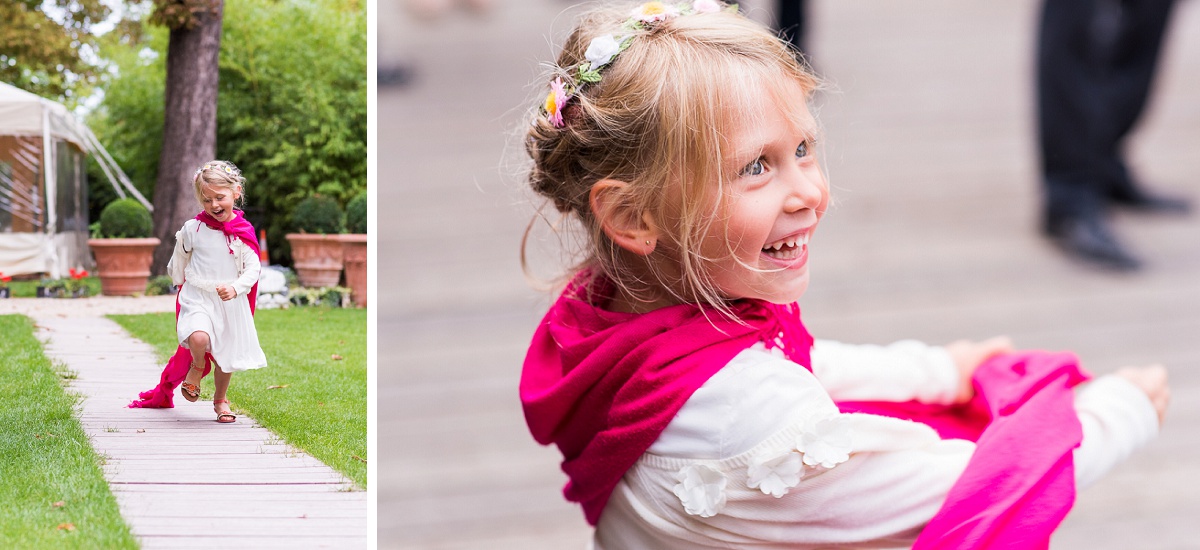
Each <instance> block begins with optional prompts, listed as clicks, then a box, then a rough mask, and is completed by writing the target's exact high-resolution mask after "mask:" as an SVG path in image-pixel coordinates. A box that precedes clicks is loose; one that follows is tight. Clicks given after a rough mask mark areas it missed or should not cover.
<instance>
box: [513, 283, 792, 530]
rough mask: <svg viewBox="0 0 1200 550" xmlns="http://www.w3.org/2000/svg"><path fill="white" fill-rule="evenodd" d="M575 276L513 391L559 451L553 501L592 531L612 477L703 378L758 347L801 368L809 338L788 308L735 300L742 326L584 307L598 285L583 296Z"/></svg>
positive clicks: (594, 299) (690, 310)
mask: <svg viewBox="0 0 1200 550" xmlns="http://www.w3.org/2000/svg"><path fill="white" fill-rule="evenodd" d="M580 280H582V279H577V280H576V282H574V283H572V285H571V286H570V287H568V289H567V290H566V291H565V292H563V295H562V296H561V297H560V298H559V299H558V302H557V303H555V304H554V307H552V308H551V309H550V311H549V313H547V314H546V317H545V318H544V319H543V320H542V323H541V325H540V326H539V327H538V330H537V332H536V333H535V334H534V337H533V343H532V344H531V345H530V347H529V353H528V355H527V356H526V358H525V366H524V369H523V371H522V373H521V385H520V392H521V403H522V405H523V406H524V409H525V420H526V422H527V423H528V424H529V429H530V431H531V432H532V433H533V437H534V439H536V440H537V441H538V442H539V443H541V444H543V445H547V444H550V443H554V444H556V445H558V448H559V450H560V451H562V454H563V463H562V469H563V471H564V472H566V474H567V476H568V477H569V478H570V480H569V481H568V482H567V485H566V487H565V488H564V489H563V495H564V496H565V497H566V498H567V500H569V501H572V502H578V503H580V504H582V505H583V510H584V515H585V516H586V518H587V521H588V523H590V524H592V525H595V524H596V522H597V521H598V520H599V519H600V513H601V512H602V511H603V510H604V506H605V504H606V503H607V502H608V498H609V495H611V494H612V491H613V488H615V487H616V485H617V482H618V481H620V479H621V476H623V475H625V472H626V471H627V470H629V468H630V467H631V466H633V463H634V462H636V461H637V459H638V457H640V456H642V453H644V452H645V451H646V449H648V448H649V447H650V444H652V443H654V440H655V439H658V435H659V434H660V433H661V432H662V431H663V430H664V429H665V428H666V427H667V424H669V423H670V422H671V419H672V418H674V417H675V413H676V412H678V411H679V409H680V408H681V407H683V404H684V403H685V402H686V401H687V400H688V398H690V397H691V396H692V393H693V392H695V391H696V390H697V389H698V388H699V387H700V386H701V385H703V384H704V383H705V382H706V381H707V380H708V378H709V377H711V376H712V375H713V374H715V373H716V372H717V371H718V370H720V369H721V368H722V367H724V366H725V364H726V363H728V362H729V361H730V360H731V359H733V357H734V356H735V355H737V354H738V353H740V352H741V351H742V350H744V349H746V348H747V347H750V346H751V345H754V343H756V342H760V341H762V342H767V343H768V345H770V346H772V347H779V348H781V349H782V350H783V352H784V353H785V354H786V355H787V356H788V357H790V358H791V359H792V360H794V361H796V362H797V363H799V364H802V365H807V364H809V360H808V352H809V349H810V348H811V347H812V338H811V337H810V336H809V335H808V332H807V331H806V330H805V329H804V325H802V324H800V310H799V308H798V307H796V306H795V305H794V304H793V305H792V306H778V305H774V304H769V303H767V302H762V301H757V300H742V301H739V302H736V303H734V304H733V305H732V307H733V310H734V313H735V314H736V315H737V317H738V318H739V319H741V320H743V321H744V323H745V324H741V323H738V322H736V321H732V320H730V319H728V318H726V317H724V316H723V315H722V314H720V313H718V312H715V311H711V310H707V309H702V308H699V307H696V306H694V305H680V306H673V307H666V308H662V309H658V310H655V311H652V312H650V313H646V314H641V315H639V314H628V313H613V312H609V311H605V310H603V309H601V308H599V307H596V306H595V305H594V304H596V303H603V302H604V301H606V300H607V299H608V296H609V295H610V293H611V289H610V288H607V287H608V285H606V284H604V283H600V284H598V285H596V286H597V287H599V288H598V289H597V290H598V291H597V292H595V293H593V292H592V289H590V288H584V287H583V286H581V285H580V284H578V281H580ZM776 337H780V339H779V341H776Z"/></svg>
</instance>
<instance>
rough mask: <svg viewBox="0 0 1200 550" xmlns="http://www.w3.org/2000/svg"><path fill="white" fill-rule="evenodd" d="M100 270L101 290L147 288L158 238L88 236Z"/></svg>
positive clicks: (129, 292) (107, 293)
mask: <svg viewBox="0 0 1200 550" xmlns="http://www.w3.org/2000/svg"><path fill="white" fill-rule="evenodd" d="M88 246H89V247H91V249H92V255H93V256H95V257H96V271H97V272H99V273H100V293H101V294H104V295H105V296H132V295H134V294H141V293H143V292H145V291H146V281H148V280H149V279H150V263H151V262H153V261H154V247H156V246H158V239H156V238H153V237H151V238H148V239H88Z"/></svg>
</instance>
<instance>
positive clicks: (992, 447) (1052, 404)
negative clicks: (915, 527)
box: [838, 352, 1089, 550]
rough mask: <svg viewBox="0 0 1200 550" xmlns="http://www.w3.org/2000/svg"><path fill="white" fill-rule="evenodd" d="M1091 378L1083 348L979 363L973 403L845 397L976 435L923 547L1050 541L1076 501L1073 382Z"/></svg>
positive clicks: (848, 407) (957, 434)
mask: <svg viewBox="0 0 1200 550" xmlns="http://www.w3.org/2000/svg"><path fill="white" fill-rule="evenodd" d="M1088 378H1089V375H1088V374H1087V373H1086V372H1084V371H1083V370H1082V369H1080V368H1079V365H1078V360H1077V359H1076V358H1075V356H1074V355H1071V354H1066V353H1057V354H1055V353H1046V352H1024V353H1014V354H1009V355H1002V356H999V357H995V358H993V359H991V360H989V361H987V362H985V363H984V364H983V365H981V366H980V367H979V369H978V370H976V372H975V376H974V378H973V380H974V383H975V390H976V393H975V398H974V399H972V400H971V401H970V402H968V403H966V404H965V405H961V406H956V407H944V406H938V405H926V404H922V403H916V402H908V403H886V402H855V403H850V402H843V403H838V406H839V408H841V410H842V412H864V413H871V414H879V415H883V416H891V417H895V418H904V419H907V420H915V421H917V422H922V423H924V424H928V425H929V426H931V427H933V428H934V429H935V430H937V432H938V433H939V434H941V436H942V437H943V438H946V439H949V438H959V439H968V440H971V441H975V442H976V444H977V445H976V448H975V453H974V454H973V455H972V456H971V460H970V461H969V462H968V463H967V468H966V470H965V471H964V472H963V474H962V476H960V477H959V479H958V481H957V482H955V484H954V486H953V487H951V489H950V493H949V495H947V497H946V502H945V503H944V504H943V505H942V508H941V510H939V511H938V513H937V514H936V515H935V516H934V517H933V519H932V520H931V521H930V522H929V524H928V525H927V526H926V527H925V529H924V530H923V531H922V532H921V536H920V537H919V538H918V539H917V541H916V544H915V545H914V546H913V548H914V549H916V550H926V549H946V550H950V549H956V548H973V549H986V548H1029V549H1045V548H1048V547H1049V544H1050V535H1051V534H1052V533H1053V532H1054V530H1055V529H1056V528H1057V527H1058V525H1059V523H1061V522H1062V520H1063V518H1064V517H1066V515H1067V512H1069V511H1070V510H1071V506H1072V505H1073V504H1074V502H1075V470H1074V463H1073V462H1072V452H1073V450H1074V449H1075V448H1076V447H1078V446H1079V443H1080V441H1081V440H1082V439H1083V431H1082V428H1081V427H1080V425H1079V417H1078V416H1077V415H1076V413H1075V407H1074V394H1073V392H1072V390H1071V388H1073V387H1075V386H1076V385H1078V384H1079V383H1081V382H1083V381H1085V380H1087V379H1088Z"/></svg>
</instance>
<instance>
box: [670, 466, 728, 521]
mask: <svg viewBox="0 0 1200 550" xmlns="http://www.w3.org/2000/svg"><path fill="white" fill-rule="evenodd" d="M677 479H679V483H678V484H676V485H675V490H674V492H675V496H677V497H679V502H681V503H683V509H684V511H686V512H687V513H688V514H691V515H693V516H700V517H702V518H709V517H712V516H715V515H717V514H719V513H721V509H723V508H724V507H725V485H726V484H727V483H728V480H726V479H725V474H723V473H721V471H720V470H717V469H716V468H713V467H712V466H707V465H704V464H692V465H690V466H687V467H686V468H684V469H682V470H680V471H679V474H678V476H677Z"/></svg>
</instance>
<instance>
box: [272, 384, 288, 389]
mask: <svg viewBox="0 0 1200 550" xmlns="http://www.w3.org/2000/svg"><path fill="white" fill-rule="evenodd" d="M290 385H291V384H280V385H278V386H267V389H268V390H282V389H283V388H286V387H288V386H290Z"/></svg>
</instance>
